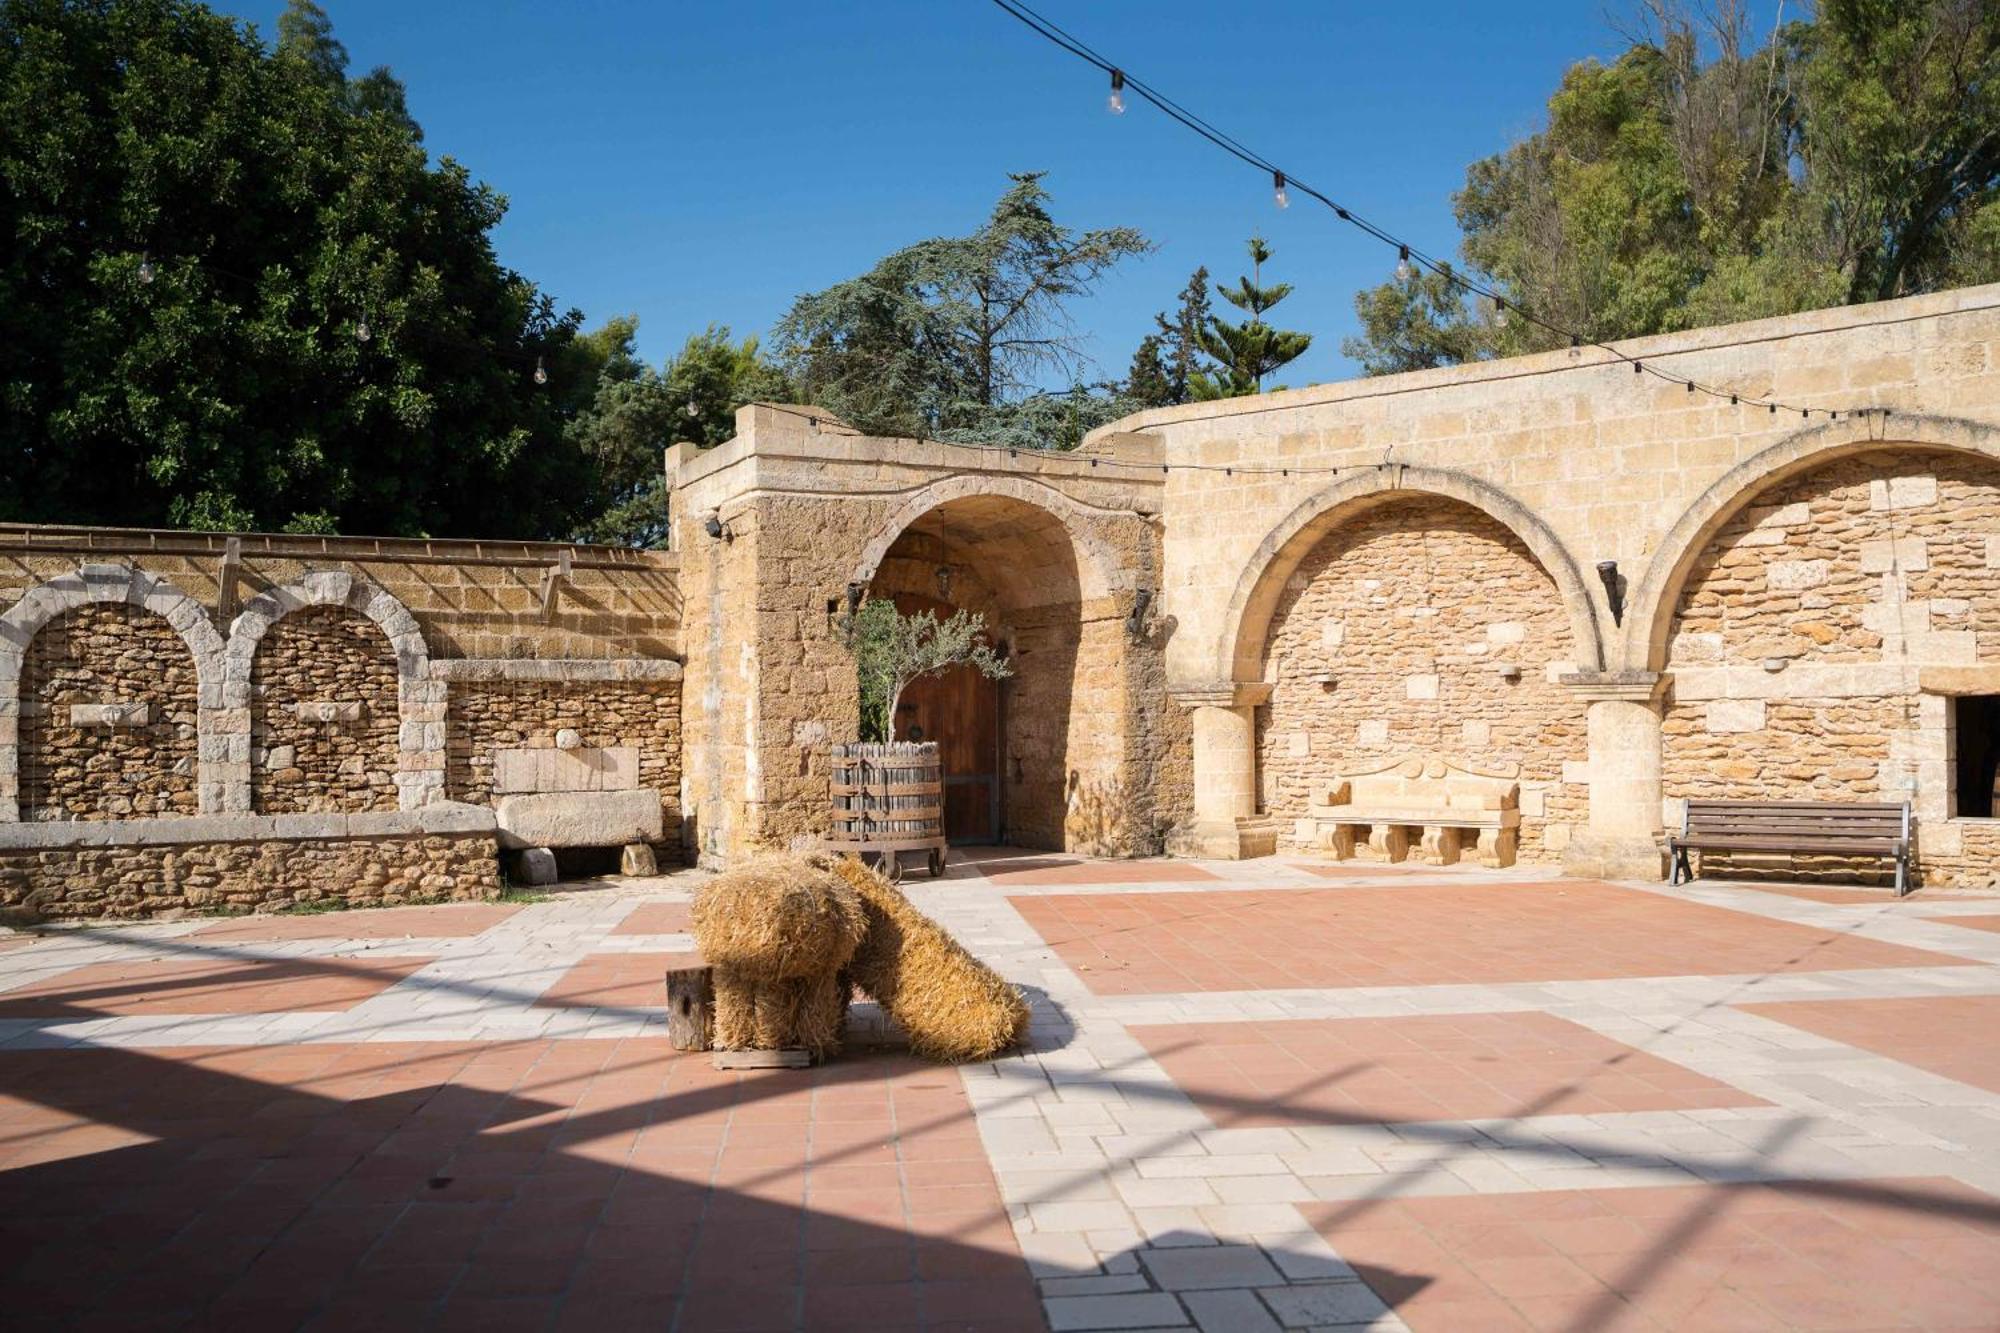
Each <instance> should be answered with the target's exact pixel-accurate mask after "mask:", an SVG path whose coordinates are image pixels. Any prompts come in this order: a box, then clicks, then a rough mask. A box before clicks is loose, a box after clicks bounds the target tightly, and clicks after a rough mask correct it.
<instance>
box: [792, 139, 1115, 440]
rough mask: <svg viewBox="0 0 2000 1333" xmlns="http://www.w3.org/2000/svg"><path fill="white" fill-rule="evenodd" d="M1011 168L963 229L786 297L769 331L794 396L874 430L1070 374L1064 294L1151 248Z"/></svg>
mask: <svg viewBox="0 0 2000 1333" xmlns="http://www.w3.org/2000/svg"><path fill="white" fill-rule="evenodd" d="M1010 179H1011V180H1012V182H1013V184H1012V185H1011V186H1010V187H1009V188H1008V190H1007V192H1006V193H1005V194H1003V195H1002V196H1001V197H1000V200H999V202H998V203H997V204H996V205H995V206H994V208H993V212H992V214H991V215H990V216H989V217H988V218H987V220H986V222H985V223H984V224H983V225H982V226H981V227H980V228H979V229H978V230H977V231H975V232H974V233H973V234H972V235H970V236H963V237H946V238H939V239H935V240H928V241H922V242H919V243H918V244H916V245H912V246H908V247H906V248H904V249H902V250H898V251H897V252H896V253H894V254H892V255H890V256H888V257H887V258H886V259H883V260H882V261H881V262H880V263H878V264H876V265H875V267H874V268H872V269H870V270H869V271H868V272H867V273H864V274H862V275H861V276H860V277H858V278H852V279H849V280H848V281H846V282H842V283H839V284H836V285H835V286H833V287H830V288H828V289H826V290H825V291H822V292H816V293H813V294H810V295H807V296H802V297H800V298H799V299H798V300H797V301H796V302H794V303H793V305H792V308H791V310H790V311H789V312H788V313H787V314H786V315H785V317H784V319H783V320H781V321H780V322H779V324H778V327H777V330H776V333H775V338H774V341H775V343H776V345H777V349H778V352H779V355H780V360H781V363H782V364H783V365H784V366H785V368H786V369H787V371H788V372H789V374H790V376H791V378H792V381H793V383H795V384H796V385H798V387H799V389H800V392H801V393H802V395H803V396H804V397H805V398H807V399H808V400H809V401H811V402H814V403H817V404H819V405H821V406H824V407H826V408H829V409H830V410H832V411H834V412H836V413H838V414H839V415H840V416H842V417H843V418H845V419H846V420H847V421H849V422H851V423H852V424H854V425H855V426H857V427H859V428H861V429H862V430H864V431H868V432H870V433H873V434H884V435H897V434H900V435H936V434H938V433H940V432H943V431H949V430H953V429H957V428H962V427H965V426H968V425H970V424H973V423H975V422H977V421H978V420H979V419H981V418H982V416H984V415H985V414H986V413H988V412H990V411H992V410H993V409H994V408H996V407H998V406H1000V405H1002V404H1004V403H1006V402H1007V401H1009V400H1010V399H1012V398H1015V397H1017V396H1019V395H1021V394H1024V393H1031V392H1033V391H1035V389H1036V387H1037V384H1038V382H1039V381H1041V380H1044V379H1046V378H1049V377H1054V376H1060V377H1061V378H1062V379H1066V380H1072V381H1073V380H1075V379H1078V378H1080V375H1079V372H1080V371H1081V370H1082V369H1083V367H1084V366H1085V365H1086V363H1087V358H1086V357H1085V355H1084V352H1083V339H1082V337H1081V336H1080V335H1079V334H1077V333H1076V332H1075V329H1074V326H1073V324H1072V322H1071V320H1070V316H1069V303H1070V302H1072V301H1074V300H1075V299H1077V298H1079V297H1084V296H1088V295H1089V294H1090V293H1091V292H1092V291H1093V290H1095V288H1096V286H1097V283H1098V281H1099V279H1101V278H1102V277H1103V276H1104V274H1105V273H1106V272H1107V271H1109V270H1110V269H1111V268H1112V267H1113V266H1115V265H1116V264H1118V263H1119V262H1120V261H1121V260H1124V259H1128V258H1130V257H1132V256H1134V255H1140V254H1144V253H1146V252H1147V251H1149V250H1150V249H1151V248H1152V247H1151V245H1150V243H1149V242H1148V241H1147V240H1146V238H1145V237H1144V236H1142V235H1140V233H1139V232H1137V231H1135V230H1134V229H1132V228H1130V227H1106V228H1101V229H1096V230H1091V231H1085V232H1077V231H1076V230H1074V229H1072V228H1070V227H1066V226H1063V225H1061V224H1060V223H1058V222H1056V221H1055V219H1054V218H1053V217H1051V216H1050V214H1049V211H1048V199H1049V195H1048V191H1047V190H1046V189H1044V188H1043V186H1042V183H1041V182H1042V176H1041V173H1039V172H1031V173H1026V174H1019V175H1014V176H1012V177H1010Z"/></svg>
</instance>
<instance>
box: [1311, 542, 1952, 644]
mask: <svg viewBox="0 0 2000 1333" xmlns="http://www.w3.org/2000/svg"><path fill="white" fill-rule="evenodd" d="M1989 563H1990V562H1989ZM1319 642H1320V647H1322V648H1338V647H1340V646H1341V645H1342V644H1343V643H1346V642H1347V622H1346V621H1344V620H1325V621H1321V622H1320V627H1319Z"/></svg>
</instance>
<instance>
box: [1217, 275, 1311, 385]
mask: <svg viewBox="0 0 2000 1333" xmlns="http://www.w3.org/2000/svg"><path fill="white" fill-rule="evenodd" d="M1270 257H1271V248H1270V247H1269V246H1267V245H1266V244H1264V238H1263V237H1261V236H1252V237H1251V238H1250V274H1249V276H1248V277H1239V278H1238V279H1237V280H1236V285H1235V286H1234V287H1222V286H1218V287H1217V288H1216V289H1215V291H1216V295H1218V296H1220V297H1221V298H1222V299H1223V300H1225V301H1227V302H1229V304H1231V305H1233V306H1235V307H1236V308H1237V309H1238V310H1241V311H1243V312H1244V313H1245V314H1247V315H1249V316H1250V318H1248V319H1246V320H1244V321H1243V322H1242V323H1240V324H1232V323H1230V322H1229V321H1228V320H1226V319H1224V318H1223V317H1222V316H1220V315H1210V316H1209V317H1208V326H1207V327H1206V328H1205V329H1203V330H1202V333H1201V348H1202V350H1203V351H1204V352H1206V353H1208V355H1209V356H1211V357H1213V358H1214V359H1215V362H1216V366H1217V380H1216V383H1215V389H1214V392H1215V393H1216V394H1217V395H1219V396H1221V397H1224V398H1235V397H1240V396H1242V395H1244V394H1253V393H1262V392H1263V391H1264V377H1265V376H1266V375H1268V374H1270V373H1271V372H1272V371H1274V370H1277V369H1278V368H1279V367H1280V366H1284V365H1287V364H1289V363H1291V362H1292V361H1295V360H1297V359H1298V357H1299V356H1300V355H1301V354H1302V353H1304V351H1305V350H1306V348H1307V347H1309V346H1311V345H1312V335H1311V334H1310V333H1295V332H1293V331H1291V330H1288V329H1277V328H1272V327H1271V326H1270V325H1269V324H1266V323H1265V322H1264V316H1265V315H1266V314H1268V313H1269V312H1270V311H1271V309H1272V308H1273V307H1275V306H1276V305H1277V304H1278V303H1279V302H1280V301H1282V300H1284V299H1285V298H1286V297H1287V296H1290V295H1291V293H1292V284H1291V283H1289V282H1279V283H1273V284H1272V285H1271V286H1269V287H1266V286H1264V285H1263V281H1264V264H1265V261H1267V260H1269V259H1270Z"/></svg>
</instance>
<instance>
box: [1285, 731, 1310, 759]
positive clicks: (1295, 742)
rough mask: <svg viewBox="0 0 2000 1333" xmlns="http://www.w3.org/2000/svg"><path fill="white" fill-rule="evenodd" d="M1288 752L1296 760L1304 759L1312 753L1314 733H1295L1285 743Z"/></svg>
mask: <svg viewBox="0 0 2000 1333" xmlns="http://www.w3.org/2000/svg"><path fill="white" fill-rule="evenodd" d="M1285 749H1286V752H1287V753H1289V754H1290V755H1292V757H1294V758H1298V759H1302V758H1304V757H1305V756H1307V755H1309V754H1311V753H1312V733H1311V732H1309V731H1295V732H1293V733H1292V734H1291V736H1290V738H1289V739H1287V741H1286V742H1285Z"/></svg>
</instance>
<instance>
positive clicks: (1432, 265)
mask: <svg viewBox="0 0 2000 1333" xmlns="http://www.w3.org/2000/svg"><path fill="white" fill-rule="evenodd" d="M993 3H994V4H995V5H997V6H998V7H999V8H1000V9H1002V10H1004V11H1006V13H1007V15H1008V16H1009V17H1010V18H1013V19H1014V20H1016V21H1017V22H1019V23H1021V24H1022V25H1023V26H1025V27H1027V28H1028V29H1030V30H1031V31H1033V32H1034V33H1035V34H1036V35H1037V36H1039V37H1041V38H1042V39H1043V40H1044V41H1047V42H1049V43H1051V44H1052V45H1055V46H1058V47H1061V48H1062V49H1063V50H1064V51H1066V52H1068V53H1069V54H1070V55H1073V56H1075V57H1076V58H1077V59H1079V60H1082V61H1084V62H1086V63H1088V64H1091V65H1094V66H1096V67H1097V68H1098V69H1101V70H1104V71H1105V72H1107V73H1109V74H1112V75H1114V76H1115V83H1116V85H1117V86H1118V87H1119V88H1120V89H1122V88H1124V87H1130V88H1131V89H1132V91H1133V92H1135V93H1137V94H1138V95H1139V96H1140V97H1142V98H1144V99H1145V100H1146V102H1147V103H1148V104H1149V105H1151V106H1152V107H1153V108H1154V109H1156V110H1158V111H1159V112H1160V113H1161V114H1163V115H1165V116H1166V117H1167V118H1168V119H1170V120H1173V121H1175V122H1176V123H1178V124H1179V125H1181V126H1182V127H1183V128H1185V129H1188V130H1190V131H1192V132H1194V133H1195V134H1198V135H1200V136H1201V137H1202V138H1204V139H1206V140H1207V141H1208V142H1209V143H1210V144H1212V145H1214V146H1215V147H1217V148H1220V149H1221V150H1222V151H1223V152H1225V153H1228V154H1229V155H1230V156H1232V157H1234V158H1236V159H1237V160H1238V161H1240V162H1243V163H1245V164H1247V165H1249V166H1253V167H1257V168H1259V169H1260V170H1263V171H1268V172H1270V173H1271V179H1272V181H1273V183H1274V185H1275V186H1276V193H1277V196H1278V204H1279V207H1284V206H1285V205H1286V204H1287V203H1289V202H1290V199H1289V194H1290V191H1291V190H1297V191H1299V192H1300V193H1302V194H1304V195H1306V196H1307V197H1309V198H1311V199H1313V200H1315V201H1317V202H1319V203H1321V204H1324V205H1326V207H1327V208H1328V209H1330V210H1331V211H1332V213H1333V215H1334V216H1335V217H1337V218H1338V219H1340V220H1341V221H1342V222H1345V223H1347V224H1348V225H1350V226H1352V227H1354V228H1356V229H1357V230H1359V231H1361V232H1363V233H1364V234H1366V235H1367V236H1369V237H1370V238H1372V239H1374V240H1377V241H1380V242H1382V243H1383V244H1385V245H1393V246H1395V247H1396V255H1397V262H1396V280H1397V281H1398V282H1400V283H1407V282H1409V280H1410V278H1411V276H1412V275H1413V274H1414V273H1415V271H1416V266H1417V265H1422V266H1423V267H1424V268H1426V269H1429V270H1430V271H1431V272H1433V273H1435V274H1437V275H1438V276H1439V277H1440V278H1442V279H1444V281H1445V282H1446V283H1448V284H1449V285H1450V286H1451V287H1452V288H1453V289H1455V290H1456V291H1458V292H1461V293H1463V294H1464V296H1465V297H1466V298H1468V299H1475V300H1476V299H1478V298H1480V297H1484V298H1486V299H1488V300H1491V301H1494V302H1496V303H1497V302H1499V301H1500V300H1501V299H1502V298H1501V297H1500V294H1499V293H1497V292H1494V291H1492V290H1489V289H1488V288H1486V287H1484V286H1482V285H1480V284H1479V283H1477V282H1475V281H1473V280H1472V279H1470V278H1467V277H1465V276H1464V275H1463V274H1461V273H1459V272H1458V271H1457V270H1455V269H1454V268H1453V267H1452V265H1451V264H1450V263H1449V262H1448V261H1445V260H1441V259H1438V258H1435V257H1434V256H1431V255H1428V254H1425V253H1424V252H1423V251H1421V250H1418V249H1416V248H1415V247H1412V246H1411V245H1410V244H1409V243H1408V242H1407V241H1404V240H1402V239H1401V238H1400V237H1397V236H1394V235H1392V234H1391V233H1390V232H1388V231H1387V230H1386V229H1384V228H1383V227H1381V226H1379V225H1377V224H1375V223H1373V222H1370V221H1369V220H1368V219H1367V218H1364V217H1362V216H1361V215H1359V214H1358V213H1355V212H1353V211H1352V210H1350V209H1348V208H1347V207H1345V206H1344V205H1342V204H1340V203H1337V202H1336V201H1335V200H1333V199H1332V198H1330V197H1328V196H1327V195H1326V194H1324V193H1323V192H1321V191H1319V190H1317V189H1314V188H1313V187H1312V186H1310V185H1306V184H1304V183H1302V182H1301V181H1299V179H1298V178H1297V177H1296V176H1292V175H1291V174H1289V173H1287V172H1285V171H1283V170H1281V169H1280V168H1279V167H1278V165H1277V164H1276V163H1275V162H1273V161H1271V160H1270V159H1269V158H1267V157H1265V156H1264V155H1263V154H1261V153H1259V152H1257V151H1256V150H1255V149H1253V148H1251V147H1249V145H1247V144H1245V143H1243V142H1242V141H1241V140H1239V139H1236V138H1233V137H1232V136H1230V135H1229V134H1228V133H1226V132H1224V131H1223V130H1221V129H1219V128H1217V127H1216V126H1215V125H1214V124H1212V123H1211V122H1209V121H1208V120H1206V119H1204V118H1202V117H1201V116H1199V115H1197V114H1195V113H1194V112H1193V111H1190V110H1188V108H1186V107H1184V106H1182V105H1181V104H1180V103H1178V102H1176V101H1175V100H1174V99H1173V98H1171V97H1169V96H1167V95H1166V94H1165V93H1163V92H1161V91H1160V90H1159V89H1157V88H1154V87H1152V86H1150V85H1149V84H1147V83H1146V82H1145V81H1144V80H1143V79H1140V78H1138V77H1137V76H1136V75H1133V74H1131V73H1129V72H1127V71H1126V70H1124V69H1123V68H1122V67H1120V66H1116V65H1113V64H1112V63H1111V62H1110V61H1109V60H1107V59H1105V57H1104V56H1102V55H1100V54H1099V53H1098V52H1097V51H1095V50H1093V49H1092V48H1091V47H1090V46H1089V45H1087V44H1086V43H1084V42H1083V41H1082V40H1081V39H1079V38H1077V37H1075V36H1073V35H1071V34H1070V33H1069V32H1067V31H1065V30H1064V29H1063V28H1062V27H1061V26H1060V25H1058V24H1056V23H1054V22H1052V21H1050V20H1049V19H1047V18H1044V17H1043V16H1042V15H1041V14H1039V13H1037V12H1036V11H1035V10H1034V9H1033V8H1031V7H1030V6H1029V5H1027V4H1026V3H1024V0H993ZM1514 312H1515V313H1516V314H1518V315H1519V316H1520V317H1521V318H1522V319H1524V320H1525V321H1527V323H1529V324H1531V325H1533V326H1534V327H1536V328H1539V329H1542V330H1544V331H1545V332H1547V333H1549V334H1551V335H1554V336H1555V337H1557V338H1568V339H1569V341H1570V346H1572V347H1579V346H1581V345H1582V344H1584V343H1586V342H1587V343H1589V344H1590V345H1591V346H1592V347H1595V348H1598V349H1600V350H1601V351H1604V352H1607V353H1609V354H1610V355H1611V356H1612V357H1614V358H1616V359H1617V360H1620V361H1627V362H1631V363H1632V369H1633V373H1634V374H1641V375H1643V374H1644V373H1646V372H1645V368H1644V367H1643V366H1641V365H1640V364H1639V363H1638V361H1637V359H1636V358H1634V357H1633V356H1632V355H1631V354H1630V353H1629V352H1626V351H1623V350H1621V349H1620V348H1618V347H1615V346H1613V345H1612V344H1610V343H1608V342H1603V341H1600V340H1598V339H1596V338H1591V337H1586V336H1582V335H1579V334H1578V333H1576V332H1575V331H1573V330H1570V329H1566V328H1562V327H1560V326H1558V325H1556V324H1552V323H1550V322H1549V321H1548V320H1546V319H1543V318H1541V317H1540V316H1537V315H1536V314H1534V313H1533V312H1531V311H1529V310H1526V309H1523V308H1522V307H1521V306H1519V305H1516V306H1515V307H1514ZM1496 322H1498V321H1497V320H1496ZM1653 373H1654V374H1655V375H1658V376H1659V377H1660V378H1662V379H1665V380H1668V381H1669V382H1679V383H1684V384H1687V385H1688V386H1689V388H1688V391H1689V392H1690V393H1704V394H1707V395H1709V396H1710V397H1712V398H1717V399H1721V398H1728V397H1731V395H1730V394H1729V393H1728V391H1727V390H1725V389H1720V388H1716V387H1713V386H1710V385H1707V384H1703V383H1701V382H1700V381H1697V380H1693V379H1691V378H1690V379H1682V377H1681V376H1678V375H1668V374H1664V373H1663V372H1660V371H1655V372H1653ZM1757 401H1762V400H1757ZM1753 405H1754V404H1753ZM1786 406H1787V407H1789V406H1791V405H1789V404H1787V405H1786ZM1771 410H1772V411H1773V412H1775V411H1776V410H1777V406H1776V405H1772V407H1771ZM1801 410H1802V411H1803V412H1804V414H1805V415H1806V416H1808V417H1810V416H1811V414H1812V411H1813V409H1811V408H1805V409H1801ZM1819 410H1820V411H1822V412H1828V414H1829V415H1831V413H1830V411H1829V409H1826V408H1821V409H1819ZM1849 415H1850V416H1851V415H1853V414H1852V413H1851V412H1850V413H1849Z"/></svg>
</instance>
